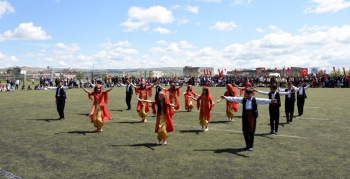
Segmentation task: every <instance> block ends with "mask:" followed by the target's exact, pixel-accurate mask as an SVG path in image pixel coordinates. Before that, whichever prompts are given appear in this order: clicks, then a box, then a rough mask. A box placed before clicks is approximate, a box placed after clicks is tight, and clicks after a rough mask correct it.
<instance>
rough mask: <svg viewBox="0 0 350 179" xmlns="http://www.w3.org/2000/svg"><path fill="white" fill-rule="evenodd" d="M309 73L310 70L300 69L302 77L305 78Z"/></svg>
mask: <svg viewBox="0 0 350 179" xmlns="http://www.w3.org/2000/svg"><path fill="white" fill-rule="evenodd" d="M308 74H309V72H308V68H301V69H300V76H302V77H304V76H308Z"/></svg>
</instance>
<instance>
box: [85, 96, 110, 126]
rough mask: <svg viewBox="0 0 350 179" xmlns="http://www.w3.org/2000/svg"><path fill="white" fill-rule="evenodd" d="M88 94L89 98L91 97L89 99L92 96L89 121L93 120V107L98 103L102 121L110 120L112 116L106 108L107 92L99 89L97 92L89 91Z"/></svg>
mask: <svg viewBox="0 0 350 179" xmlns="http://www.w3.org/2000/svg"><path fill="white" fill-rule="evenodd" d="M88 96H89V99H91V100H92V98H91V96H94V99H93V100H94V104H92V107H91V111H90V115H89V118H90V120H91V122H93V121H94V119H93V115H94V112H95V108H96V106H97V105H100V109H101V118H102V121H103V122H106V121H109V120H111V119H112V117H111V115H110V114H109V112H108V108H107V103H108V94H107V93H106V92H104V91H101V92H100V93H99V94H96V93H95V92H89V93H88Z"/></svg>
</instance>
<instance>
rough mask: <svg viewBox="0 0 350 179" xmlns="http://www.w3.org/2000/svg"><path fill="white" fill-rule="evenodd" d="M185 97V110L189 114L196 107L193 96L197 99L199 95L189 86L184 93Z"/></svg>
mask: <svg viewBox="0 0 350 179" xmlns="http://www.w3.org/2000/svg"><path fill="white" fill-rule="evenodd" d="M183 95H184V98H185V109H186V110H187V112H190V111H191V110H192V109H193V107H194V106H193V103H192V98H191V96H193V97H196V95H197V94H196V93H195V92H194V91H193V89H192V86H191V85H188V86H187V90H186V91H185V92H184V93H183Z"/></svg>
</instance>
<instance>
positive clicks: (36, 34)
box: [0, 22, 51, 42]
mask: <svg viewBox="0 0 350 179" xmlns="http://www.w3.org/2000/svg"><path fill="white" fill-rule="evenodd" d="M48 39H51V36H49V35H46V32H45V31H43V30H42V29H41V27H35V26H34V25H33V23H32V22H29V23H21V24H20V25H19V26H18V27H17V28H16V29H15V30H14V31H13V32H11V31H10V30H8V31H6V32H5V33H4V34H3V35H0V42H1V41H5V40H48Z"/></svg>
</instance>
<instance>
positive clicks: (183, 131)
mask: <svg viewBox="0 0 350 179" xmlns="http://www.w3.org/2000/svg"><path fill="white" fill-rule="evenodd" d="M200 132H203V131H202V130H180V133H196V134H197V135H199V133H200Z"/></svg>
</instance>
